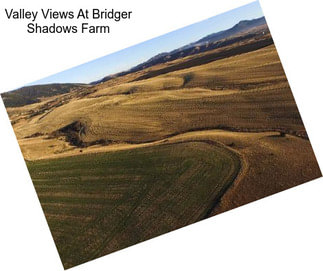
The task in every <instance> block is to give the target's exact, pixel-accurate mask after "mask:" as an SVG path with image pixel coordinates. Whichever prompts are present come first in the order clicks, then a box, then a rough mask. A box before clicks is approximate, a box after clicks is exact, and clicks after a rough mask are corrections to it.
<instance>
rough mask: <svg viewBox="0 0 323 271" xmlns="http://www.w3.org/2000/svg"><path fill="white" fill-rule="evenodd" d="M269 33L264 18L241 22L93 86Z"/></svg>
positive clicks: (104, 79) (108, 77) (106, 78)
mask: <svg viewBox="0 0 323 271" xmlns="http://www.w3.org/2000/svg"><path fill="white" fill-rule="evenodd" d="M268 32H269V30H268V27H267V24H266V20H265V18H264V17H261V18H258V19H254V20H245V21H241V22H239V23H237V24H236V25H234V26H233V27H232V28H229V29H227V30H224V31H220V32H217V33H213V34H210V35H208V36H206V37H204V38H202V39H200V40H198V41H196V42H193V43H190V44H187V45H185V46H183V47H180V48H178V49H175V50H173V51H171V52H163V53H160V54H158V55H156V56H154V57H152V58H150V59H149V60H147V61H145V62H143V63H140V64H139V65H137V66H135V67H133V68H131V69H129V70H128V71H123V72H120V73H117V74H113V75H109V76H106V77H104V78H102V79H101V80H98V81H95V82H92V83H91V84H98V83H102V82H106V81H108V80H111V79H114V78H116V77H120V76H124V75H127V74H129V73H133V72H137V71H140V70H143V69H146V68H149V67H152V66H154V65H158V64H163V63H166V62H169V61H173V60H176V59H179V58H183V57H186V56H190V55H195V54H198V53H202V52H205V51H209V50H213V49H216V48H221V47H224V46H228V45H231V44H233V43H236V42H239V41H240V42H241V41H244V40H247V39H250V38H255V37H257V36H259V35H262V34H268ZM246 33H247V35H246ZM239 34H240V35H239Z"/></svg>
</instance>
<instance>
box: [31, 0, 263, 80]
mask: <svg viewBox="0 0 323 271" xmlns="http://www.w3.org/2000/svg"><path fill="white" fill-rule="evenodd" d="M262 16H263V13H262V10H261V7H260V5H259V2H258V1H256V2H252V3H250V4H247V5H245V6H242V7H239V8H236V9H234V10H231V11H228V12H226V13H223V14H220V15H217V16H214V17H211V18H209V19H206V20H204V21H201V22H198V23H195V24H192V25H189V26H186V27H183V28H181V29H178V30H175V31H173V32H170V33H167V34H165V35H162V36H159V37H157V38H154V39H151V40H148V41H145V42H142V43H140V44H137V45H134V46H131V47H129V48H126V49H123V50H121V51H119V52H116V53H113V54H109V55H107V56H104V57H101V58H98V59H95V60H93V61H90V62H87V63H84V64H82V65H79V66H76V67H74V68H71V69H69V70H65V71H63V72H60V73H57V74H54V75H51V76H48V77H46V78H43V79H41V80H38V81H35V82H32V83H30V84H28V85H36V84H48V83H89V82H92V81H95V80H98V79H101V78H103V77H104V76H107V75H109V74H113V73H116V72H120V71H125V70H128V69H129V68H131V67H133V66H135V65H137V64H139V63H141V62H143V61H146V60H148V59H149V58H151V57H152V56H154V55H156V54H159V53H161V52H168V51H171V50H173V49H176V48H179V47H181V46H183V45H186V44H188V43H191V42H194V41H196V40H198V39H200V38H202V37H204V36H206V35H209V34H211V33H215V32H218V31H221V30H225V29H228V28H230V27H232V26H234V25H235V24H236V23H238V22H239V21H241V20H248V19H255V18H259V17H262Z"/></svg>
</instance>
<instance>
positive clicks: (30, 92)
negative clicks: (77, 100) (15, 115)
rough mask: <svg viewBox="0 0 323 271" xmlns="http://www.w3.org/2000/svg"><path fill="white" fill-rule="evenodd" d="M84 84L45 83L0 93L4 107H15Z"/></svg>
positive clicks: (77, 87) (63, 92) (68, 90)
mask: <svg viewBox="0 0 323 271" xmlns="http://www.w3.org/2000/svg"><path fill="white" fill-rule="evenodd" d="M85 87H86V85H85V84H46V85H34V86H26V87H22V88H19V89H16V90H13V91H10V92H6V93H3V94H1V97H2V99H3V102H4V104H5V106H6V107H17V106H24V105H28V104H33V103H37V102H40V101H41V98H44V97H52V96H55V95H59V94H65V93H69V92H71V91H74V90H77V89H83V88H85Z"/></svg>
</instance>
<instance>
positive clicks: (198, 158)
mask: <svg viewBox="0 0 323 271" xmlns="http://www.w3.org/2000/svg"><path fill="white" fill-rule="evenodd" d="M27 165H28V168H29V171H30V174H31V177H32V179H33V182H34V185H35V188H36V191H37V194H38V196H39V199H40V202H41V204H42V207H43V210H44V212H45V215H46V218H47V220H48V223H49V226H50V229H51V231H52V234H53V236H54V239H55V243H56V246H57V248H58V251H59V253H60V256H61V259H62V262H63V264H64V266H65V268H67V267H71V266H74V265H76V264H80V263H82V262H85V261H88V260H90V259H93V258H96V257H98V256H101V255H105V254H107V253H110V252H113V251H115V250H119V249H122V248H124V247H127V246H129V245H133V244H136V243H138V242H141V241H144V240H147V239H149V238H152V237H155V236H158V235H160V234H163V233H166V232H168V231H171V230H174V229H177V228H179V227H183V226H185V225H188V224H190V223H193V222H196V221H198V220H200V219H203V218H205V217H206V216H207V215H208V214H209V212H210V211H212V209H213V206H214V204H215V203H216V202H217V201H218V200H219V199H220V197H221V196H222V195H223V193H224V192H225V191H226V189H227V188H228V187H229V186H230V185H231V183H232V182H233V180H234V179H235V177H236V176H237V174H238V172H239V170H240V161H239V159H238V156H237V155H236V154H234V153H233V152H231V151H229V150H227V149H226V148H223V147H220V146H218V145H217V144H215V143H213V142H212V141H211V142H210V141H195V142H191V141H188V142H182V143H173V144H165V145H160V146H154V147H149V148H139V149H134V150H129V151H119V152H110V153H101V154H94V155H93V154H92V155H82V156H77V157H69V158H63V159H53V160H42V161H37V162H29V163H27Z"/></svg>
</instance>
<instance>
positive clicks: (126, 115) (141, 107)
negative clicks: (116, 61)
mask: <svg viewBox="0 0 323 271" xmlns="http://www.w3.org/2000/svg"><path fill="white" fill-rule="evenodd" d="M75 123H77V125H74V124H75ZM27 124H28V125H27ZM66 126H67V127H66ZM14 128H15V131H16V134H17V136H18V138H24V137H28V136H32V135H35V134H36V133H42V134H44V135H49V136H54V137H55V136H67V138H68V139H71V137H77V139H76V141H77V142H76V144H83V145H85V146H86V145H87V144H93V143H96V142H101V143H103V142H106V143H111V142H132V143H138V142H146V141H154V140H158V139H161V138H165V137H167V136H170V135H173V134H178V133H183V132H186V131H190V130H203V129H212V128H227V129H234V130H238V131H239V130H244V131H267V130H277V131H281V130H282V131H283V132H286V133H292V134H297V135H302V136H303V135H304V134H305V129H304V127H303V124H302V121H301V118H300V116H299V113H298V110H297V107H296V104H295V101H294V99H293V96H292V93H291V91H290V88H289V86H288V82H287V79H286V77H285V75H284V72H283V69H282V66H281V64H280V61H279V58H278V55H277V52H276V49H275V47H274V46H268V47H266V48H263V49H260V50H257V51H254V52H250V53H246V54H242V55H238V56H234V57H229V58H226V59H223V60H219V61H214V62H212V63H209V64H205V65H201V66H196V67H194V68H189V69H184V70H180V71H176V72H172V73H168V74H166V75H161V76H157V77H155V78H150V79H147V80H141V81H135V82H132V83H126V84H120V85H117V86H112V87H108V88H102V89H99V90H98V91H96V92H95V93H92V94H91V95H89V96H86V97H84V98H82V99H73V100H71V101H70V102H69V103H67V104H64V105H62V106H59V107H57V108H54V109H53V110H51V111H49V112H45V113H44V114H40V115H37V116H35V117H32V118H29V119H27V120H22V121H20V122H18V123H17V124H15V126H14ZM74 143H75V142H74Z"/></svg>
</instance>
